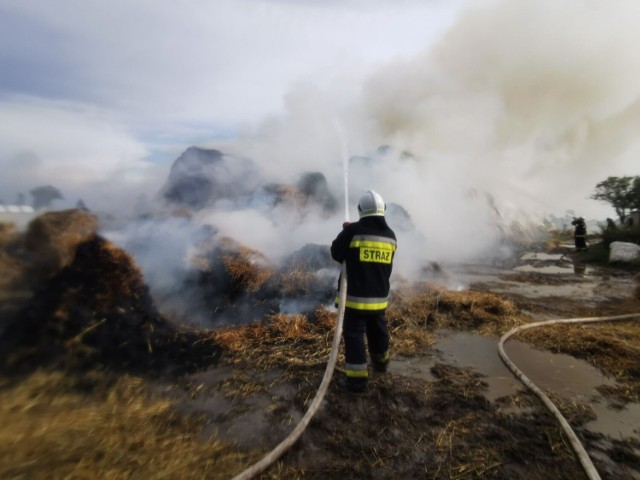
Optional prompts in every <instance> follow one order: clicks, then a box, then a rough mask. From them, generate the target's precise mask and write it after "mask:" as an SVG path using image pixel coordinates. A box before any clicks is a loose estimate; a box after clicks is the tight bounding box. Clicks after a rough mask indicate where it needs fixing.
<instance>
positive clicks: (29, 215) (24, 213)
mask: <svg viewBox="0 0 640 480" xmlns="http://www.w3.org/2000/svg"><path fill="white" fill-rule="evenodd" d="M36 215H37V213H36V211H35V210H34V209H33V207H32V206H30V205H0V223H13V224H14V225H15V226H16V227H18V228H24V227H26V226H27V224H28V223H29V222H30V221H31V220H33V219H34V218H35V217H36Z"/></svg>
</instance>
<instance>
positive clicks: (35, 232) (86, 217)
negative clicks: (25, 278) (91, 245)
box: [24, 210, 98, 284]
mask: <svg viewBox="0 0 640 480" xmlns="http://www.w3.org/2000/svg"><path fill="white" fill-rule="evenodd" d="M97 227H98V222H97V220H96V218H95V217H94V216H93V215H91V214H89V213H87V212H85V211H83V210H65V211H61V212H48V213H45V214H43V215H40V216H39V217H37V218H35V219H34V220H33V221H32V222H31V223H30V224H29V227H28V229H27V232H26V234H25V237H24V245H25V248H26V251H27V253H28V254H29V257H28V259H29V276H30V278H31V280H32V283H34V284H39V283H40V282H42V281H43V280H46V279H47V278H50V277H51V276H52V275H54V274H55V273H57V272H59V271H60V270H62V268H64V267H66V266H68V265H70V264H71V262H72V261H73V259H74V257H75V255H76V250H77V248H78V245H80V244H81V243H83V242H86V241H87V240H89V239H90V238H91V237H92V236H94V235H95V234H96V231H97Z"/></svg>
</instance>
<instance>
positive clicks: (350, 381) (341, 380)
mask: <svg viewBox="0 0 640 480" xmlns="http://www.w3.org/2000/svg"><path fill="white" fill-rule="evenodd" d="M367 383H368V382H367V379H366V378H352V377H344V376H343V377H337V378H336V385H338V387H340V388H341V389H342V390H347V391H349V392H352V393H363V392H365V391H366V390H367Z"/></svg>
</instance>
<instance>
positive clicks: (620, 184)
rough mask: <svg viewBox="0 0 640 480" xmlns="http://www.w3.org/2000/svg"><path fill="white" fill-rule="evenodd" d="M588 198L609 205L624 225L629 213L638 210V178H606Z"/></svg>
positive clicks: (639, 202)
mask: <svg viewBox="0 0 640 480" xmlns="http://www.w3.org/2000/svg"><path fill="white" fill-rule="evenodd" d="M589 198H592V199H594V200H599V201H601V202H604V203H608V204H609V205H611V206H612V207H613V208H614V209H615V211H616V215H618V218H619V219H620V223H624V221H625V220H626V218H627V215H629V213H630V212H632V211H634V210H640V176H635V177H632V176H625V177H607V179H606V180H603V181H601V182H600V183H598V184H597V185H596V191H595V193H594V194H593V195H591V196H590V197H589Z"/></svg>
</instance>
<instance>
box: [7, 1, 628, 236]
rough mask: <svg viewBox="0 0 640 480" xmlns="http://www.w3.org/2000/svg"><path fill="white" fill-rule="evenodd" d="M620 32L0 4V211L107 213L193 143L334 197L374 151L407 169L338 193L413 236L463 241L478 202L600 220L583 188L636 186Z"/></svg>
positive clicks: (522, 11) (317, 4) (607, 6)
mask: <svg viewBox="0 0 640 480" xmlns="http://www.w3.org/2000/svg"><path fill="white" fill-rule="evenodd" d="M638 24H640V2H637V1H635V0H612V1H610V2H606V3H604V2H598V1H595V0H565V1H563V2H557V1H553V0H540V1H536V2H531V1H530V0H453V1H451V0H446V1H445V0H430V1H427V0H324V1H320V0H295V1H294V0H215V1H204V0H185V1H183V2H173V1H168V0H127V1H124V0H111V1H109V2H104V1H97V0H58V1H56V2H49V1H45V0H34V1H30V2H22V1H17V0H13V1H12V0H0V171H2V175H1V176H0V199H2V200H3V201H5V202H6V203H11V202H12V201H13V200H14V199H15V198H16V195H17V194H18V193H20V192H25V193H26V192H28V191H29V190H30V189H32V188H34V187H36V186H38V185H44V184H51V185H55V186H57V187H58V188H59V189H60V190H61V191H62V192H63V194H64V195H65V197H66V199H67V201H70V202H74V203H75V201H76V200H77V199H79V198H83V200H84V201H85V202H86V203H87V204H88V205H89V206H90V207H91V206H93V205H97V204H99V205H110V206H112V207H117V208H123V207H126V205H127V204H128V203H130V197H129V194H131V195H133V194H134V193H136V192H138V193H139V192H145V193H149V194H153V192H156V191H157V190H158V189H159V188H160V186H161V185H162V183H163V182H164V180H165V179H166V175H167V170H168V167H169V166H170V164H171V162H172V161H173V160H174V159H175V158H176V157H177V156H178V155H179V154H180V153H181V152H182V151H184V150H185V149H186V148H187V147H189V146H190V145H194V144H196V145H201V146H208V147H212V148H219V149H221V150H223V151H228V152H230V153H234V154H237V155H243V156H248V157H251V158H253V159H255V160H256V161H258V162H259V163H260V164H261V165H264V166H266V167H267V170H268V171H269V172H271V174H272V176H273V177H274V178H276V179H281V180H283V181H290V180H291V179H293V178H295V175H296V174H297V173H298V172H300V171H305V170H306V171H309V170H320V171H322V172H324V173H325V174H326V175H327V177H328V180H329V181H330V184H331V185H334V186H335V190H336V191H337V192H339V191H340V189H341V178H342V174H343V171H342V170H341V167H340V165H341V158H342V157H344V156H345V155H347V156H350V155H368V154H370V153H371V152H374V151H375V150H376V148H377V147H379V146H381V145H390V146H392V147H393V148H394V149H396V150H397V151H398V152H405V153H408V154H410V155H411V156H412V157H413V158H415V159H416V161H415V162H413V163H411V164H410V165H408V164H407V162H404V163H403V162H402V161H400V160H398V161H397V162H396V163H390V164H388V165H387V166H386V168H387V169H389V170H393V173H394V175H387V173H388V172H387V171H385V170H382V171H380V172H374V173H372V172H369V174H367V173H366V172H361V174H360V176H359V177H357V178H356V176H355V174H351V175H350V179H352V181H353V185H354V188H356V186H357V188H366V187H367V185H365V184H364V182H363V180H364V179H367V180H369V181H370V185H372V186H374V187H375V188H377V189H379V190H381V191H382V193H384V196H385V198H388V199H391V200H395V201H396V202H397V203H400V204H402V205H403V206H405V207H406V208H407V209H408V210H410V212H411V213H412V216H413V217H414V218H415V220H416V222H417V223H418V224H419V225H420V226H421V227H423V228H424V229H427V228H429V227H430V226H431V225H433V224H434V223H440V224H442V223H444V222H447V218H456V219H460V220H461V223H467V224H469V225H470V226H469V227H468V228H470V229H471V230H472V231H473V228H475V227H476V224H475V223H474V222H473V221H471V222H469V221H467V220H464V221H462V219H463V218H465V217H473V218H475V219H478V218H481V219H484V218H485V217H486V216H487V214H488V213H487V205H486V201H485V200H484V199H485V198H486V197H487V196H490V197H491V198H492V199H494V201H495V202H494V204H493V205H494V206H495V205H497V206H498V209H499V211H500V213H501V215H502V217H503V219H504V220H505V221H507V220H509V219H515V218H525V217H527V218H529V217H530V216H540V215H544V214H547V213H553V214H556V215H562V214H563V213H564V212H566V211H567V210H573V211H576V212H577V214H580V215H583V216H586V217H589V216H594V217H596V218H601V219H603V218H604V217H606V216H613V211H611V209H607V207H606V206H605V205H601V204H598V203H597V202H595V201H593V200H589V199H588V198H587V197H588V196H589V195H590V194H591V193H593V190H594V187H595V184H596V183H597V182H598V181H600V180H603V179H604V178H606V177H607V176H609V175H638V174H640V168H638V165H640V163H639V162H638V160H637V158H638V156H639V154H640V136H638V135H637V132H638V131H640V129H639V128H638V127H640V55H638V53H637V48H636V46H637V45H638V44H640V30H638V28H637V25H638ZM368 175H369V176H368ZM478 199H482V200H478ZM478 203H480V204H481V205H478ZM452 234H455V235H458V236H461V235H466V234H467V231H466V230H465V231H462V232H460V231H456V232H453V233H452ZM442 243H443V244H444V243H446V241H445V240H444V239H443V240H442Z"/></svg>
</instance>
